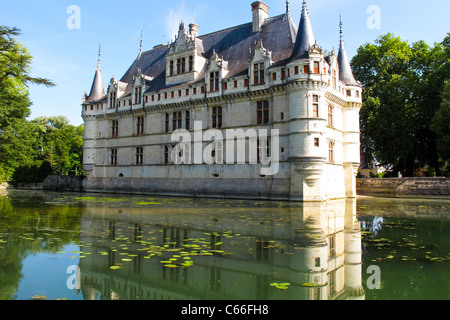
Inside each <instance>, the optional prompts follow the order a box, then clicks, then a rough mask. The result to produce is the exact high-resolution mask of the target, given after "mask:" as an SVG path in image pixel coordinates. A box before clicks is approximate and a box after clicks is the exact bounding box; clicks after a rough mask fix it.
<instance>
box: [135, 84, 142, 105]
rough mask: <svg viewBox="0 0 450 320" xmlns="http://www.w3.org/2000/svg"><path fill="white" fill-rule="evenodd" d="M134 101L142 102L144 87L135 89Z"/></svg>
mask: <svg viewBox="0 0 450 320" xmlns="http://www.w3.org/2000/svg"><path fill="white" fill-rule="evenodd" d="M134 102H135V103H136V104H141V103H142V87H139V88H135V89H134Z"/></svg>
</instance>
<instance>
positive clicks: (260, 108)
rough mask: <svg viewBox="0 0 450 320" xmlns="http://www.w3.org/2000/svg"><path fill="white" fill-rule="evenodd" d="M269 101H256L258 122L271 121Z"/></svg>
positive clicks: (265, 122)
mask: <svg viewBox="0 0 450 320" xmlns="http://www.w3.org/2000/svg"><path fill="white" fill-rule="evenodd" d="M269 115H270V113H269V101H267V100H265V101H258V102H257V103H256V116H257V124H267V123H269Z"/></svg>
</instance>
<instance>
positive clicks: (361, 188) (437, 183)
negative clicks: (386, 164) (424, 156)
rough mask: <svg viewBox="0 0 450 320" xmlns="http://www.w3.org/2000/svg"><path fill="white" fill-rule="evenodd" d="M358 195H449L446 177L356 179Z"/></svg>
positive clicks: (449, 185)
mask: <svg viewBox="0 0 450 320" xmlns="http://www.w3.org/2000/svg"><path fill="white" fill-rule="evenodd" d="M356 189H357V193H358V195H383V196H446V197H450V179H448V178H383V179H376V178H374V179H357V182H356Z"/></svg>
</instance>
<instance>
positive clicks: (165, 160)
mask: <svg viewBox="0 0 450 320" xmlns="http://www.w3.org/2000/svg"><path fill="white" fill-rule="evenodd" d="M164 164H169V146H164Z"/></svg>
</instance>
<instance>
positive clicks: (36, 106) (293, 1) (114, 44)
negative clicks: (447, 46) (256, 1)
mask: <svg viewBox="0 0 450 320" xmlns="http://www.w3.org/2000/svg"><path fill="white" fill-rule="evenodd" d="M252 2H253V1H252V0H249V1H247V0H228V1H211V0H166V1H160V0H128V1H116V0H109V1H106V0H98V1H92V0H78V1H77V0H70V1H67V0H14V1H12V0H8V1H7V0H0V25H5V26H9V27H13V26H15V27H18V28H20V29H21V30H22V35H21V36H19V37H18V39H17V40H18V41H19V42H21V43H22V44H23V45H24V46H25V47H27V48H28V50H29V51H30V52H31V54H32V56H33V64H32V71H31V72H32V75H33V76H35V77H43V78H47V79H50V80H52V81H53V82H55V83H56V86H55V87H52V88H47V87H45V86H36V85H30V88H29V91H30V98H31V100H32V102H33V105H32V106H31V116H30V119H34V118H37V117H41V116H46V117H50V116H61V115H62V116H66V117H67V118H68V119H69V121H70V123H71V124H73V125H80V124H82V123H83V119H82V118H81V103H82V97H83V95H84V93H85V92H86V93H88V94H89V91H90V88H91V85H92V81H93V77H94V72H95V69H96V67H97V59H98V49H99V44H100V43H101V46H102V52H101V66H102V75H103V83H104V86H105V90H106V88H107V84H108V83H109V80H110V79H111V78H112V77H113V76H114V77H116V78H119V79H120V78H121V77H122V76H123V74H125V72H126V71H127V70H128V68H129V67H130V66H131V64H132V63H133V61H134V60H135V59H136V57H137V55H138V53H139V48H140V37H141V32H142V35H143V51H147V50H151V49H152V48H153V47H154V46H156V45H159V44H167V43H168V42H171V41H172V40H173V39H174V37H175V35H176V33H177V30H178V25H179V23H180V21H181V20H183V21H184V22H185V24H186V25H188V24H189V23H191V22H195V23H196V24H197V25H199V28H200V30H199V34H200V35H203V34H207V33H211V32H215V31H218V30H222V29H226V28H229V27H233V26H236V25H240V24H244V23H248V22H251V20H252V13H251V3H252ZM264 2H265V3H266V4H267V5H268V6H269V7H270V12H269V16H271V17H272V16H276V15H279V14H283V13H285V12H286V1H285V0H265V1H264ZM289 2H290V3H289V11H290V13H291V16H292V17H293V19H294V21H295V22H296V23H297V25H298V23H299V20H300V14H301V6H302V0H290V1H289ZM307 5H308V11H309V15H310V18H311V23H312V27H313V30H314V35H315V38H316V41H317V43H318V45H319V46H321V47H322V48H323V49H324V50H328V51H331V50H332V49H333V48H334V49H336V50H337V49H338V46H339V14H342V22H343V30H344V39H345V44H346V48H347V52H348V55H349V58H350V59H351V58H352V57H353V56H354V55H355V54H356V52H357V49H358V48H359V47H360V46H361V45H363V44H365V43H373V42H374V40H375V39H376V38H377V37H379V36H380V35H384V34H386V33H388V32H391V33H393V34H394V35H396V36H399V37H401V38H402V39H403V40H406V41H408V42H409V43H413V42H416V41H419V40H424V41H425V42H426V43H428V44H429V45H431V46H432V45H434V44H435V43H439V42H442V40H443V39H444V38H445V36H446V35H447V33H449V32H450V19H449V18H448V12H449V11H450V1H449V0H429V1H419V0H308V1H307Z"/></svg>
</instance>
